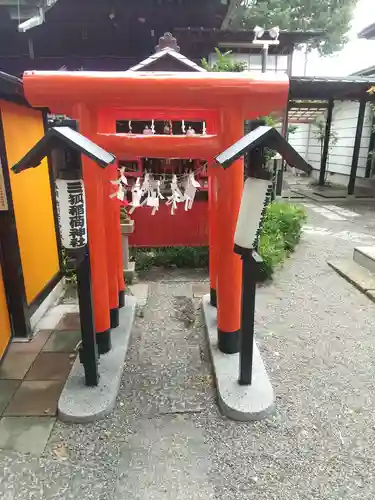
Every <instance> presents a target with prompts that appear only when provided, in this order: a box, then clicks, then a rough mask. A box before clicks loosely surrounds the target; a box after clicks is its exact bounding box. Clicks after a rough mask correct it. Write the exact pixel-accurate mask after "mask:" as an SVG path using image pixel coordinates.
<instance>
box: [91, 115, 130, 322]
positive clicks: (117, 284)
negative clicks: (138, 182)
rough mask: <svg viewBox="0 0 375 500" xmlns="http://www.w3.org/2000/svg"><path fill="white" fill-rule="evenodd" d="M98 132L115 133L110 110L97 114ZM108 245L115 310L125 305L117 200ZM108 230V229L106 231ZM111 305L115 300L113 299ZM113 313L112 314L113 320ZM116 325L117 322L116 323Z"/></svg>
mask: <svg viewBox="0 0 375 500" xmlns="http://www.w3.org/2000/svg"><path fill="white" fill-rule="evenodd" d="M98 130H99V132H100V133H108V134H114V133H116V115H115V112H114V111H113V112H112V110H111V109H102V110H100V113H99V123H98ZM117 166H118V164H117V162H116V163H115V165H113V166H112V167H111V168H112V170H111V173H110V176H111V179H112V180H115V179H117V178H118V173H117ZM109 217H110V220H111V222H110V228H111V229H110V235H111V236H110V245H111V249H110V250H109V252H108V253H107V257H108V259H109V260H110V261H111V263H110V264H109V266H110V270H111V271H110V272H111V275H110V277H109V279H110V280H111V281H112V282H113V283H112V292H113V294H114V293H115V288H116V294H117V300H116V304H117V305H116V308H118V307H123V306H124V304H125V281H124V271H123V265H122V238H121V227H120V203H119V200H117V199H116V198H115V199H111V200H110V214H109ZM108 230H109V229H108ZM113 303H115V299H114V297H113ZM114 315H115V313H112V316H113V319H115V318H114ZM117 324H118V321H117Z"/></svg>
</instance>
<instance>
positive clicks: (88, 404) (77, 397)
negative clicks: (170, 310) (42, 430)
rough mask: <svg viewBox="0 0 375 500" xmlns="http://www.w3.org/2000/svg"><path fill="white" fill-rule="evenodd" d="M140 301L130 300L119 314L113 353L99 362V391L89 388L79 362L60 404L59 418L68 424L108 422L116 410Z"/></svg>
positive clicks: (70, 377) (105, 355) (67, 383)
mask: <svg viewBox="0 0 375 500" xmlns="http://www.w3.org/2000/svg"><path fill="white" fill-rule="evenodd" d="M135 306H136V299H135V297H132V296H128V297H127V299H126V303H125V306H124V307H123V308H121V309H120V310H119V315H120V325H119V326H118V327H117V328H114V329H112V331H111V339H112V349H111V350H110V351H109V352H108V353H106V354H104V355H102V356H101V357H100V360H99V373H100V380H99V385H98V387H86V386H85V384H84V370H83V366H82V365H81V363H80V361H79V359H76V361H75V363H74V365H73V368H72V371H71V373H70V375H69V377H68V380H67V381H66V384H65V387H64V390H63V392H62V394H61V397H60V400H59V404H58V415H59V418H60V419H61V420H63V421H65V422H80V423H83V422H93V421H95V420H98V419H101V418H104V417H105V416H106V415H108V414H109V413H110V412H111V411H112V410H113V408H114V406H115V402H116V397H117V394H118V390H119V386H120V380H121V375H122V371H123V367H124V360H125V356H126V351H127V348H128V343H129V338H130V331H131V328H132V326H133V321H134V315H135Z"/></svg>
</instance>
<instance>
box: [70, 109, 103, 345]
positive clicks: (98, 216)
mask: <svg viewBox="0 0 375 500" xmlns="http://www.w3.org/2000/svg"><path fill="white" fill-rule="evenodd" d="M73 116H74V117H75V118H77V120H78V123H79V132H80V133H81V134H83V135H85V136H87V137H88V138H93V137H95V135H96V132H97V114H96V112H95V111H94V110H92V109H89V108H88V107H87V106H86V105H85V104H82V103H80V104H77V105H75V106H74V110H73ZM82 171H83V180H84V184H85V194H86V207H87V228H88V240H89V248H90V260H91V279H92V294H93V302H94V320H95V332H96V342H97V344H98V350H99V353H101V354H103V353H105V352H108V351H109V350H110V349H111V330H110V316H109V292H108V273H107V261H106V259H103V255H106V252H107V241H106V233H105V213H104V193H103V184H104V178H105V175H106V174H105V169H102V168H100V167H98V165H97V164H96V163H95V162H94V161H93V160H90V159H89V158H88V157H87V156H83V157H82Z"/></svg>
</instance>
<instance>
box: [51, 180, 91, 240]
mask: <svg viewBox="0 0 375 500" xmlns="http://www.w3.org/2000/svg"><path fill="white" fill-rule="evenodd" d="M56 199H57V208H58V219H59V226H60V233H61V242H62V245H63V246H64V247H65V248H71V249H75V248H80V247H83V246H85V245H86V244H87V224H86V204H85V191H84V186H83V181H82V180H74V181H66V180H63V179H57V180H56Z"/></svg>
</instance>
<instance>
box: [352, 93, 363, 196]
mask: <svg viewBox="0 0 375 500" xmlns="http://www.w3.org/2000/svg"><path fill="white" fill-rule="evenodd" d="M365 112H366V101H360V103H359V110H358V121H357V130H356V132H355V139H354V148H353V158H352V166H351V168H350V178H349V184H348V194H354V188H355V179H356V176H357V168H358V158H359V150H360V147H361V139H362V130H363V122H364V119H365Z"/></svg>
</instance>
